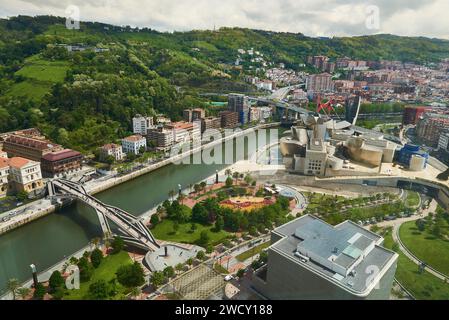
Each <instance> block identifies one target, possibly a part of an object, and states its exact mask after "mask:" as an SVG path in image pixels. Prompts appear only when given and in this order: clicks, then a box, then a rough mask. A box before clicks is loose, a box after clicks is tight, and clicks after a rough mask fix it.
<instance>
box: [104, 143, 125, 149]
mask: <svg viewBox="0 0 449 320" xmlns="http://www.w3.org/2000/svg"><path fill="white" fill-rule="evenodd" d="M121 147H122V146H120V145H118V144H115V143H109V144H105V145H104V146H102V147H101V148H102V149H103V150H113V149H118V148H121Z"/></svg>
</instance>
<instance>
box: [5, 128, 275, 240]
mask: <svg viewBox="0 0 449 320" xmlns="http://www.w3.org/2000/svg"><path fill="white" fill-rule="evenodd" d="M278 126H280V123H268V124H262V125H258V126H255V127H252V128H248V129H246V130H242V131H238V132H235V133H234V134H232V135H229V136H226V137H223V138H221V139H219V140H215V141H213V142H210V143H208V144H205V145H202V146H200V147H196V148H193V149H191V150H189V151H186V152H184V153H182V154H179V155H177V156H174V157H171V158H169V159H165V160H163V161H160V162H158V163H155V164H151V165H148V166H146V167H144V168H142V169H139V170H137V171H134V172H131V173H128V174H126V175H123V176H120V177H111V178H110V179H107V180H103V181H101V180H94V181H90V182H88V183H86V184H85V185H84V186H85V188H86V190H87V191H88V192H89V193H90V194H92V195H95V194H98V193H101V192H103V191H106V190H108V189H111V188H114V187H116V186H118V185H121V184H123V183H125V182H128V181H131V180H134V179H136V178H138V177H141V176H144V175H146V174H149V173H151V172H153V171H156V170H158V169H161V168H163V167H165V166H168V165H170V164H173V163H177V162H180V161H181V160H182V159H184V158H186V157H190V156H192V155H194V154H197V153H198V152H202V151H204V150H208V149H211V148H214V147H216V146H217V145H221V144H223V143H225V142H227V141H229V140H233V139H235V138H238V137H241V136H245V135H247V134H250V133H251V132H254V131H258V130H261V129H269V128H275V127H278ZM36 203H37V202H34V203H32V204H36ZM18 209H20V208H18ZM18 209H16V210H18ZM58 209H59V207H58V206H55V205H53V204H52V203H51V201H49V200H43V201H41V203H40V204H39V205H38V208H37V209H36V210H33V211H31V212H30V213H29V212H26V214H24V215H21V216H17V217H15V218H14V219H11V220H9V221H6V222H0V235H3V234H5V233H8V232H10V231H13V230H15V229H17V228H20V227H22V226H24V225H26V224H28V223H30V222H33V221H36V220H38V219H41V218H43V217H45V216H47V215H49V214H51V213H53V212H55V211H57V210H58ZM147 215H148V212H147Z"/></svg>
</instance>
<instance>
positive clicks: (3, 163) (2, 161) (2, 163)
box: [0, 158, 9, 169]
mask: <svg viewBox="0 0 449 320" xmlns="http://www.w3.org/2000/svg"><path fill="white" fill-rule="evenodd" d="M6 167H9V161H8V159H6V158H0V169H2V168H6Z"/></svg>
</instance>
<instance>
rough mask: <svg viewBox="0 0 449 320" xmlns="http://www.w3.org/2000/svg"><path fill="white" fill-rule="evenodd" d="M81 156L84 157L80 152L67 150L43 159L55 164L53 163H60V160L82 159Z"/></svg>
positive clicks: (49, 154)
mask: <svg viewBox="0 0 449 320" xmlns="http://www.w3.org/2000/svg"><path fill="white" fill-rule="evenodd" d="M81 156H82V155H81V153H79V152H78V151H73V150H71V149H65V150H62V151H57V152H52V153H48V154H46V155H44V156H43V157H42V159H43V160H47V161H52V162H53V161H60V160H64V159H70V158H75V157H81Z"/></svg>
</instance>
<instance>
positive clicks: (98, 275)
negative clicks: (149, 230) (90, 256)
mask: <svg viewBox="0 0 449 320" xmlns="http://www.w3.org/2000/svg"><path fill="white" fill-rule="evenodd" d="M128 264H132V260H131V258H130V257H129V255H128V253H127V252H125V251H122V252H120V253H118V254H115V255H110V256H107V257H105V258H104V259H103V261H102V263H101V265H100V266H99V267H98V269H95V270H94V272H93V274H92V278H91V279H90V281H88V282H84V283H81V287H80V290H66V292H67V295H64V300H85V299H87V297H86V296H87V293H88V291H89V286H90V285H91V284H92V283H94V282H96V281H98V280H105V281H106V282H109V281H111V280H112V279H114V278H115V273H116V272H117V270H118V269H119V268H120V267H121V266H124V265H128ZM117 288H118V292H119V293H118V294H117V295H116V296H115V297H113V298H111V299H110V300H120V299H121V298H123V297H124V296H125V294H126V291H127V289H126V288H124V287H123V286H121V285H120V284H119V283H117Z"/></svg>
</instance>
